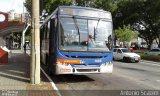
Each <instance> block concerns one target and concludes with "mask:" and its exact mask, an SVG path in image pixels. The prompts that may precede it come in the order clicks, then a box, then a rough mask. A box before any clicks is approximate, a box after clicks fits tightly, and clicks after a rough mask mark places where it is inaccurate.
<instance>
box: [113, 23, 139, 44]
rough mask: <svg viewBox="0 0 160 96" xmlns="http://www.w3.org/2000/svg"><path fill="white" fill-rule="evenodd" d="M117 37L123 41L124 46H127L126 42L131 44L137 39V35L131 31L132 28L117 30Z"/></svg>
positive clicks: (126, 27) (124, 27) (125, 27)
mask: <svg viewBox="0 0 160 96" xmlns="http://www.w3.org/2000/svg"><path fill="white" fill-rule="evenodd" d="M115 35H116V37H117V38H119V41H122V42H123V44H124V46H125V45H126V44H125V42H129V41H131V40H132V39H134V38H136V37H137V35H138V34H137V33H136V32H133V31H132V29H131V26H130V25H128V26H125V25H124V26H123V28H121V27H119V28H118V29H116V30H115Z"/></svg>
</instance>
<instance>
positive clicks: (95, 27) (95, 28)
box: [94, 19, 100, 40]
mask: <svg viewBox="0 0 160 96" xmlns="http://www.w3.org/2000/svg"><path fill="white" fill-rule="evenodd" d="M99 21H100V19H98V22H97V25H96V26H94V40H95V37H96V30H97V28H98V24H99Z"/></svg>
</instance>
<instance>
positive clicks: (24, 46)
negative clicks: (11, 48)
mask: <svg viewBox="0 0 160 96" xmlns="http://www.w3.org/2000/svg"><path fill="white" fill-rule="evenodd" d="M23 49H24V53H26V43H24V45H23Z"/></svg>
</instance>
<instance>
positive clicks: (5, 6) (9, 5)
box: [0, 0, 25, 13]
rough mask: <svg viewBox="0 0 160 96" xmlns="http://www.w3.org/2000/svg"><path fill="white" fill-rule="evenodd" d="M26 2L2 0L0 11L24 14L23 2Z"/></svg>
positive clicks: (22, 0) (21, 0)
mask: <svg viewBox="0 0 160 96" xmlns="http://www.w3.org/2000/svg"><path fill="white" fill-rule="evenodd" d="M24 1H25V0H0V11H1V12H8V11H10V10H12V9H13V10H15V13H23V9H24V7H23V2H24Z"/></svg>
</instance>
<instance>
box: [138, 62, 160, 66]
mask: <svg viewBox="0 0 160 96" xmlns="http://www.w3.org/2000/svg"><path fill="white" fill-rule="evenodd" d="M140 63H143V64H147V65H152V66H160V65H159V64H151V63H152V62H144V61H142V62H140Z"/></svg>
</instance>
